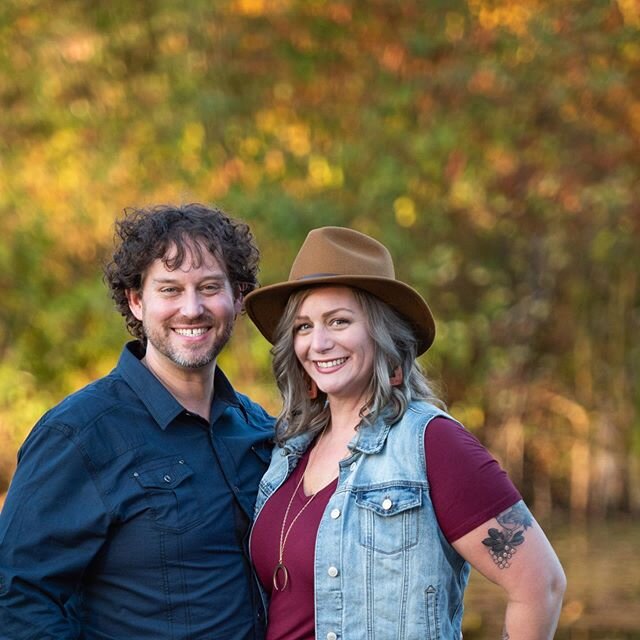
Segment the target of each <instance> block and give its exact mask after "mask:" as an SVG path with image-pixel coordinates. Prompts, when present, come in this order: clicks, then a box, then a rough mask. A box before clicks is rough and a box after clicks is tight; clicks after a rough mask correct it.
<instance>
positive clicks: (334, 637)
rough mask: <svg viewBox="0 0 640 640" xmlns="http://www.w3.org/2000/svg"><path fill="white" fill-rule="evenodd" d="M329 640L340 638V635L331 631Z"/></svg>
mask: <svg viewBox="0 0 640 640" xmlns="http://www.w3.org/2000/svg"><path fill="white" fill-rule="evenodd" d="M327 640H338V636H337V635H336V634H335V633H333V631H329V633H327Z"/></svg>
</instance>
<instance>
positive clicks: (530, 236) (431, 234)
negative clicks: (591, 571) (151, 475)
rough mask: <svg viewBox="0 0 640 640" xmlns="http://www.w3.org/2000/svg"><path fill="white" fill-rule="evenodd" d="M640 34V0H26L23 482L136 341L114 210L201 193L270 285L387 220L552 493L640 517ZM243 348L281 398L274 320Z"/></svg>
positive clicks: (241, 375) (14, 305)
mask: <svg viewBox="0 0 640 640" xmlns="http://www.w3.org/2000/svg"><path fill="white" fill-rule="evenodd" d="M639 36H640V5H639V4H638V2H637V1H636V0H612V1H605V0H566V1H565V2H560V3H558V2H553V1H551V0H521V1H515V2H510V1H507V0H467V1H462V0H449V1H447V2H441V1H440V0H434V1H432V2H420V1H418V0H403V1H402V2H397V1H395V0H368V1H367V2H358V1H356V0H217V1H216V2H211V1H210V0H190V2H189V3H182V2H178V1H176V0H137V1H136V2H130V0H110V1H109V2H108V3H101V2H95V1H86V0H55V1H54V0H4V1H3V3H2V5H1V6H0V106H1V112H0V234H1V238H2V239H1V241H0V289H1V291H2V305H1V306H0V354H1V361H0V494H1V493H2V492H3V491H5V490H6V487H7V485H8V482H9V480H10V477H11V474H12V472H13V469H14V459H15V451H16V449H17V447H18V445H19V443H20V442H21V441H22V439H23V438H24V436H25V435H26V433H27V431H28V430H29V428H30V427H31V426H32V424H33V422H34V421H35V420H36V419H37V418H38V417H39V415H40V414H41V413H42V412H43V411H44V410H45V409H46V408H47V407H48V406H50V405H51V404H52V403H54V402H55V401H57V400H58V399H60V398H61V397H63V396H64V395H66V394H67V393H69V392H70V391H72V390H74V389H76V388H78V387H79V386H81V385H83V384H84V383H86V382H88V381H89V380H91V379H93V378H95V377H97V376H100V375H103V374H105V373H106V372H108V371H109V370H110V369H111V367H112V366H113V365H114V363H115V360H116V358H117V355H118V352H119V350H120V348H121V345H122V342H123V340H124V339H125V338H126V334H125V332H124V329H123V322H122V321H121V319H120V318H119V317H118V316H117V315H116V313H115V311H114V310H113V309H112V305H111V302H110V300H109V297H108V295H107V293H106V288H105V286H104V285H103V283H102V281H101V264H102V263H103V261H104V260H105V259H106V256H108V254H109V250H110V248H111V241H112V232H113V221H114V219H115V218H116V217H117V216H118V215H119V214H120V212H121V211H122V209H123V208H125V207H127V206H132V205H145V204H152V203H160V202H186V201H201V202H206V203H216V204H218V205H220V206H222V207H223V208H224V209H225V210H226V211H227V212H228V213H230V214H231V215H234V216H236V217H239V218H242V219H244V220H245V221H247V222H248V223H249V224H250V225H251V227H252V228H253V230H254V233H255V235H256V238H257V241H258V244H259V246H260V248H261V250H262V254H263V265H262V272H261V274H262V282H263V283H270V282H273V281H275V280H278V279H281V278H285V277H286V275H287V273H288V267H289V265H290V263H291V259H292V257H293V256H294V254H295V252H296V251H297V248H298V247H299V245H300V243H301V242H302V240H303V238H304V236H305V235H306V233H307V231H308V230H309V229H310V228H312V227H315V226H321V225H327V224H338V225H345V226H352V227H354V228H356V229H359V230H361V231H364V232H366V233H369V234H371V235H373V236H375V237H377V238H378V239H380V240H382V241H383V242H384V243H385V244H386V245H387V246H388V247H389V248H390V250H391V251H392V253H393V254H394V256H395V258H396V263H397V270H398V272H399V275H400V276H401V277H402V278H403V279H405V280H406V281H408V282H410V283H411V284H413V285H414V286H415V287H416V288H417V289H418V290H420V291H421V292H422V293H423V294H424V295H425V297H426V298H427V300H428V301H429V303H430V305H431V307H432V309H433V311H434V314H435V316H436V321H437V326H438V338H437V340H436V344H435V346H434V347H433V348H432V349H431V350H430V351H429V353H428V354H427V356H426V357H425V358H424V364H425V365H426V367H427V368H428V370H429V371H430V372H431V374H432V375H433V376H435V378H436V379H439V380H441V381H442V386H443V390H444V396H445V399H446V401H447V403H448V405H449V407H450V409H451V411H452V412H453V413H454V414H455V415H456V416H457V417H458V418H459V419H461V420H462V421H463V422H464V423H465V424H466V425H467V426H468V427H469V428H470V429H471V430H473V431H474V432H475V433H476V434H477V435H478V436H479V437H480V438H481V440H483V442H485V443H486V444H487V445H488V446H489V447H490V448H491V450H492V451H493V452H494V453H495V454H496V455H497V456H498V457H499V458H500V460H501V461H502V462H503V464H504V465H505V466H506V467H507V469H508V470H509V472H510V474H511V475H512V477H513V478H514V480H515V481H516V483H517V484H518V486H519V487H520V488H521V490H522V492H523V494H524V496H525V498H526V499H527V501H528V502H529V504H531V505H532V506H533V509H534V510H535V513H536V515H538V516H539V517H540V518H542V519H544V518H545V517H547V516H549V515H550V514H552V513H555V512H562V513H566V514H571V515H572V517H573V518H574V519H581V518H587V517H589V516H603V515H609V514H637V513H638V512H640V415H639V409H640V377H639V376H638V368H639V366H640V341H638V340H637V335H638V333H639V330H640V296H639V282H638V278H639V275H640V269H639V266H640V258H639V252H638V249H637V247H638V245H639V243H640V170H639V163H640V38H639ZM221 364H222V366H223V367H224V368H225V369H226V370H227V371H228V373H229V374H230V376H231V378H232V380H233V381H234V383H235V384H236V386H238V387H239V388H240V389H242V390H243V391H246V392H247V393H249V394H250V395H252V396H253V397H255V398H256V399H258V400H260V401H262V402H263V403H264V404H265V405H266V406H267V407H269V408H270V409H271V410H274V411H275V410H277V407H278V398H277V396H276V392H275V389H274V387H273V385H272V384H271V382H270V371H269V354H268V345H267V343H266V342H265V341H264V340H263V339H262V337H261V336H259V334H258V333H257V332H256V331H255V330H254V329H253V327H252V326H250V323H249V322H248V320H246V319H245V320H242V321H241V322H240V323H239V326H238V327H237V331H236V334H235V337H234V339H233V342H232V345H231V347H230V349H228V350H227V352H226V353H225V354H224V356H223V358H222V360H221Z"/></svg>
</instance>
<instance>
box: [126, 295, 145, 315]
mask: <svg viewBox="0 0 640 640" xmlns="http://www.w3.org/2000/svg"><path fill="white" fill-rule="evenodd" d="M125 293H126V295H127V302H128V303H129V309H131V313H133V315H134V316H135V318H136V320H140V321H142V293H141V292H140V290H139V289H127V290H126V292H125Z"/></svg>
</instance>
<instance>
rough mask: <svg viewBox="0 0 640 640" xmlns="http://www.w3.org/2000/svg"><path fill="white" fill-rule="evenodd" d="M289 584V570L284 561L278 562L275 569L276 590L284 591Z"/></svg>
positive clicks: (274, 582) (274, 581)
mask: <svg viewBox="0 0 640 640" xmlns="http://www.w3.org/2000/svg"><path fill="white" fill-rule="evenodd" d="M287 584H289V572H288V571H287V567H285V566H284V565H283V564H282V562H278V564H277V565H276V568H275V569H274V570H273V588H274V589H275V590H276V591H284V590H285V589H286V588H287Z"/></svg>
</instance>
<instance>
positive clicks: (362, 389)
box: [293, 287, 374, 403]
mask: <svg viewBox="0 0 640 640" xmlns="http://www.w3.org/2000/svg"><path fill="white" fill-rule="evenodd" d="M293 327H294V337H293V346H294V349H295V352H296V356H297V357H298V360H299V361H300V363H301V364H302V366H303V367H304V370H305V371H306V372H307V374H308V375H309V377H310V378H311V379H312V380H314V381H315V383H316V384H317V385H318V388H319V389H320V390H321V391H324V392H325V393H326V394H327V395H328V397H329V400H331V398H332V397H334V398H341V399H350V400H362V401H363V403H364V402H366V400H367V399H368V398H367V397H366V396H367V390H368V389H369V385H370V383H371V377H372V374H373V359H374V343H373V340H372V339H371V336H370V335H369V328H368V327H369V325H368V322H367V318H366V317H365V314H364V311H363V309H362V307H361V306H360V304H359V302H358V301H357V299H356V297H355V296H354V294H353V290H352V289H351V288H349V287H320V288H318V289H313V290H311V292H310V293H309V294H308V295H307V296H306V297H305V298H304V300H303V301H302V303H301V304H300V308H299V309H298V313H297V314H296V317H295V320H294V325H293Z"/></svg>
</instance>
